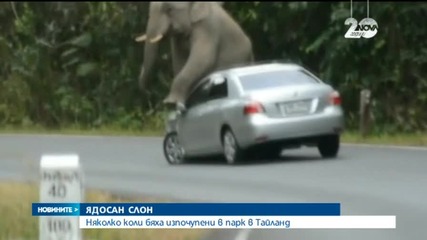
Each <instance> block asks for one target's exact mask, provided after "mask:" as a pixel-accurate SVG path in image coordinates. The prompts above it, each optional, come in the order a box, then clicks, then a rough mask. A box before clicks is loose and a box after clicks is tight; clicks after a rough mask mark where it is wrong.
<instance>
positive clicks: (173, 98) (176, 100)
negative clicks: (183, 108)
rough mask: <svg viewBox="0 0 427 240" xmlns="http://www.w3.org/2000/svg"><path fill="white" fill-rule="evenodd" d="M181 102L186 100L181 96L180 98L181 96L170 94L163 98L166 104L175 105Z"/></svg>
mask: <svg viewBox="0 0 427 240" xmlns="http://www.w3.org/2000/svg"><path fill="white" fill-rule="evenodd" d="M179 102H181V103H184V100H183V99H181V98H179V97H176V96H174V95H169V96H167V97H166V98H165V99H164V100H163V103H164V104H173V105H176V104H177V103H179Z"/></svg>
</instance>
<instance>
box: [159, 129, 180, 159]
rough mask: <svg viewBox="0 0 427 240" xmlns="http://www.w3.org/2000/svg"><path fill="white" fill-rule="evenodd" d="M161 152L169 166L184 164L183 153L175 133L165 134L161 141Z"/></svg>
mask: <svg viewBox="0 0 427 240" xmlns="http://www.w3.org/2000/svg"><path fill="white" fill-rule="evenodd" d="M163 152H164V154H165V157H166V160H167V161H168V163H169V164H181V163H183V162H184V160H185V158H184V151H183V149H182V147H181V145H180V144H179V142H178V134H177V133H176V132H171V133H168V134H166V136H165V138H164V140H163Z"/></svg>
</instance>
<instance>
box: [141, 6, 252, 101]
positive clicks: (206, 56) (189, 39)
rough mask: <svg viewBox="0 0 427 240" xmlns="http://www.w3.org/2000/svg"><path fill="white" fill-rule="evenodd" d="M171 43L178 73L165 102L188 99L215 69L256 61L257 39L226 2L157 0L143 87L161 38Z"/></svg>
mask: <svg viewBox="0 0 427 240" xmlns="http://www.w3.org/2000/svg"><path fill="white" fill-rule="evenodd" d="M164 38H168V39H169V40H170V44H171V53H172V66H173V73H174V79H173V81H172V86H171V87H170V91H169V94H168V96H167V97H166V98H165V99H164V100H163V103H164V104H176V103H178V102H180V103H184V102H185V98H186V96H187V94H188V91H189V90H190V88H191V87H192V86H193V85H194V84H195V83H197V81H199V80H201V79H203V78H204V77H205V76H207V75H208V74H209V73H211V72H212V71H216V70H219V69H224V68H229V67H232V66H235V65H244V64H247V63H251V62H253V61H254V55H253V49H252V42H251V40H250V38H249V37H248V36H247V34H246V33H245V32H244V31H243V29H242V28H241V27H240V26H239V24H238V23H237V22H236V21H235V20H234V19H233V18H232V17H231V16H230V15H229V14H228V13H227V11H225V10H224V9H223V6H222V2H151V3H150V9H149V18H148V23H147V28H146V32H145V35H142V36H139V37H137V38H136V39H135V40H136V41H137V42H143V41H145V48H144V62H143V64H142V67H141V72H140V75H139V87H140V89H141V90H142V91H145V90H146V85H147V82H148V79H149V78H150V74H151V72H152V69H153V67H154V65H155V61H156V58H157V52H158V44H159V43H160V42H161V40H162V39H164Z"/></svg>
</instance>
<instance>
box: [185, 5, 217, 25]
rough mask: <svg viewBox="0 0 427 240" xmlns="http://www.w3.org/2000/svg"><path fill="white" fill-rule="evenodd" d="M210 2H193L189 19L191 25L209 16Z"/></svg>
mask: <svg viewBox="0 0 427 240" xmlns="http://www.w3.org/2000/svg"><path fill="white" fill-rule="evenodd" d="M211 7H212V6H211V3H210V2H193V3H192V6H191V10H190V17H191V21H192V22H193V23H195V22H198V21H200V20H202V19H204V18H206V17H208V16H209V15H210V14H211V11H212V10H211Z"/></svg>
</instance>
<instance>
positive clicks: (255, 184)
mask: <svg viewBox="0 0 427 240" xmlns="http://www.w3.org/2000/svg"><path fill="white" fill-rule="evenodd" d="M161 144H162V139H160V138H136V137H133V138H128V137H126V138H125V137H109V138H105V137H77V136H76V137H71V136H69V137H64V136H31V135H0V178H2V179H13V180H37V177H38V175H37V174H38V171H39V161H40V156H41V154H43V153H78V154H79V155H80V157H81V161H82V164H83V168H84V171H85V174H86V186H88V187H93V188H98V189H105V190H111V191H116V192H119V193H141V194H149V195H153V196H156V195H157V196H161V197H171V198H174V199H177V200H184V201H210V202H340V203H341V204H342V205H341V207H342V210H341V211H342V212H341V213H342V214H343V215H396V216H397V229H392V230H298V229H291V230H253V231H244V230H228V231H215V232H213V235H212V236H209V238H208V239H211V240H214V239H215V240H260V239H266V240H279V239H280V240H294V239H295V240H296V239H316V240H326V239H328V240H331V239H339V240H343V239H345V240H353V239H354V240H356V239H357V240H360V239H363V240H371V239H372V240H398V239H399V240H403V239H405V240H406V239H408V240H416V239H420V240H425V239H427V231H426V227H427V220H426V217H427V200H426V199H427V174H426V173H427V149H422V148H395V147H372V146H360V145H343V146H342V148H341V152H340V157H339V158H337V159H333V160H324V159H321V158H320V157H319V154H318V152H317V150H316V149H300V150H292V151H286V152H285V153H284V157H283V158H282V159H278V160H274V161H256V162H252V163H250V164H246V165H242V166H227V165H226V164H225V163H223V162H220V161H218V160H209V161H207V160H206V161H203V162H201V161H199V162H194V163H191V164H186V165H181V166H169V165H167V163H166V161H165V160H164V158H163V154H162V148H161Z"/></svg>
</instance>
